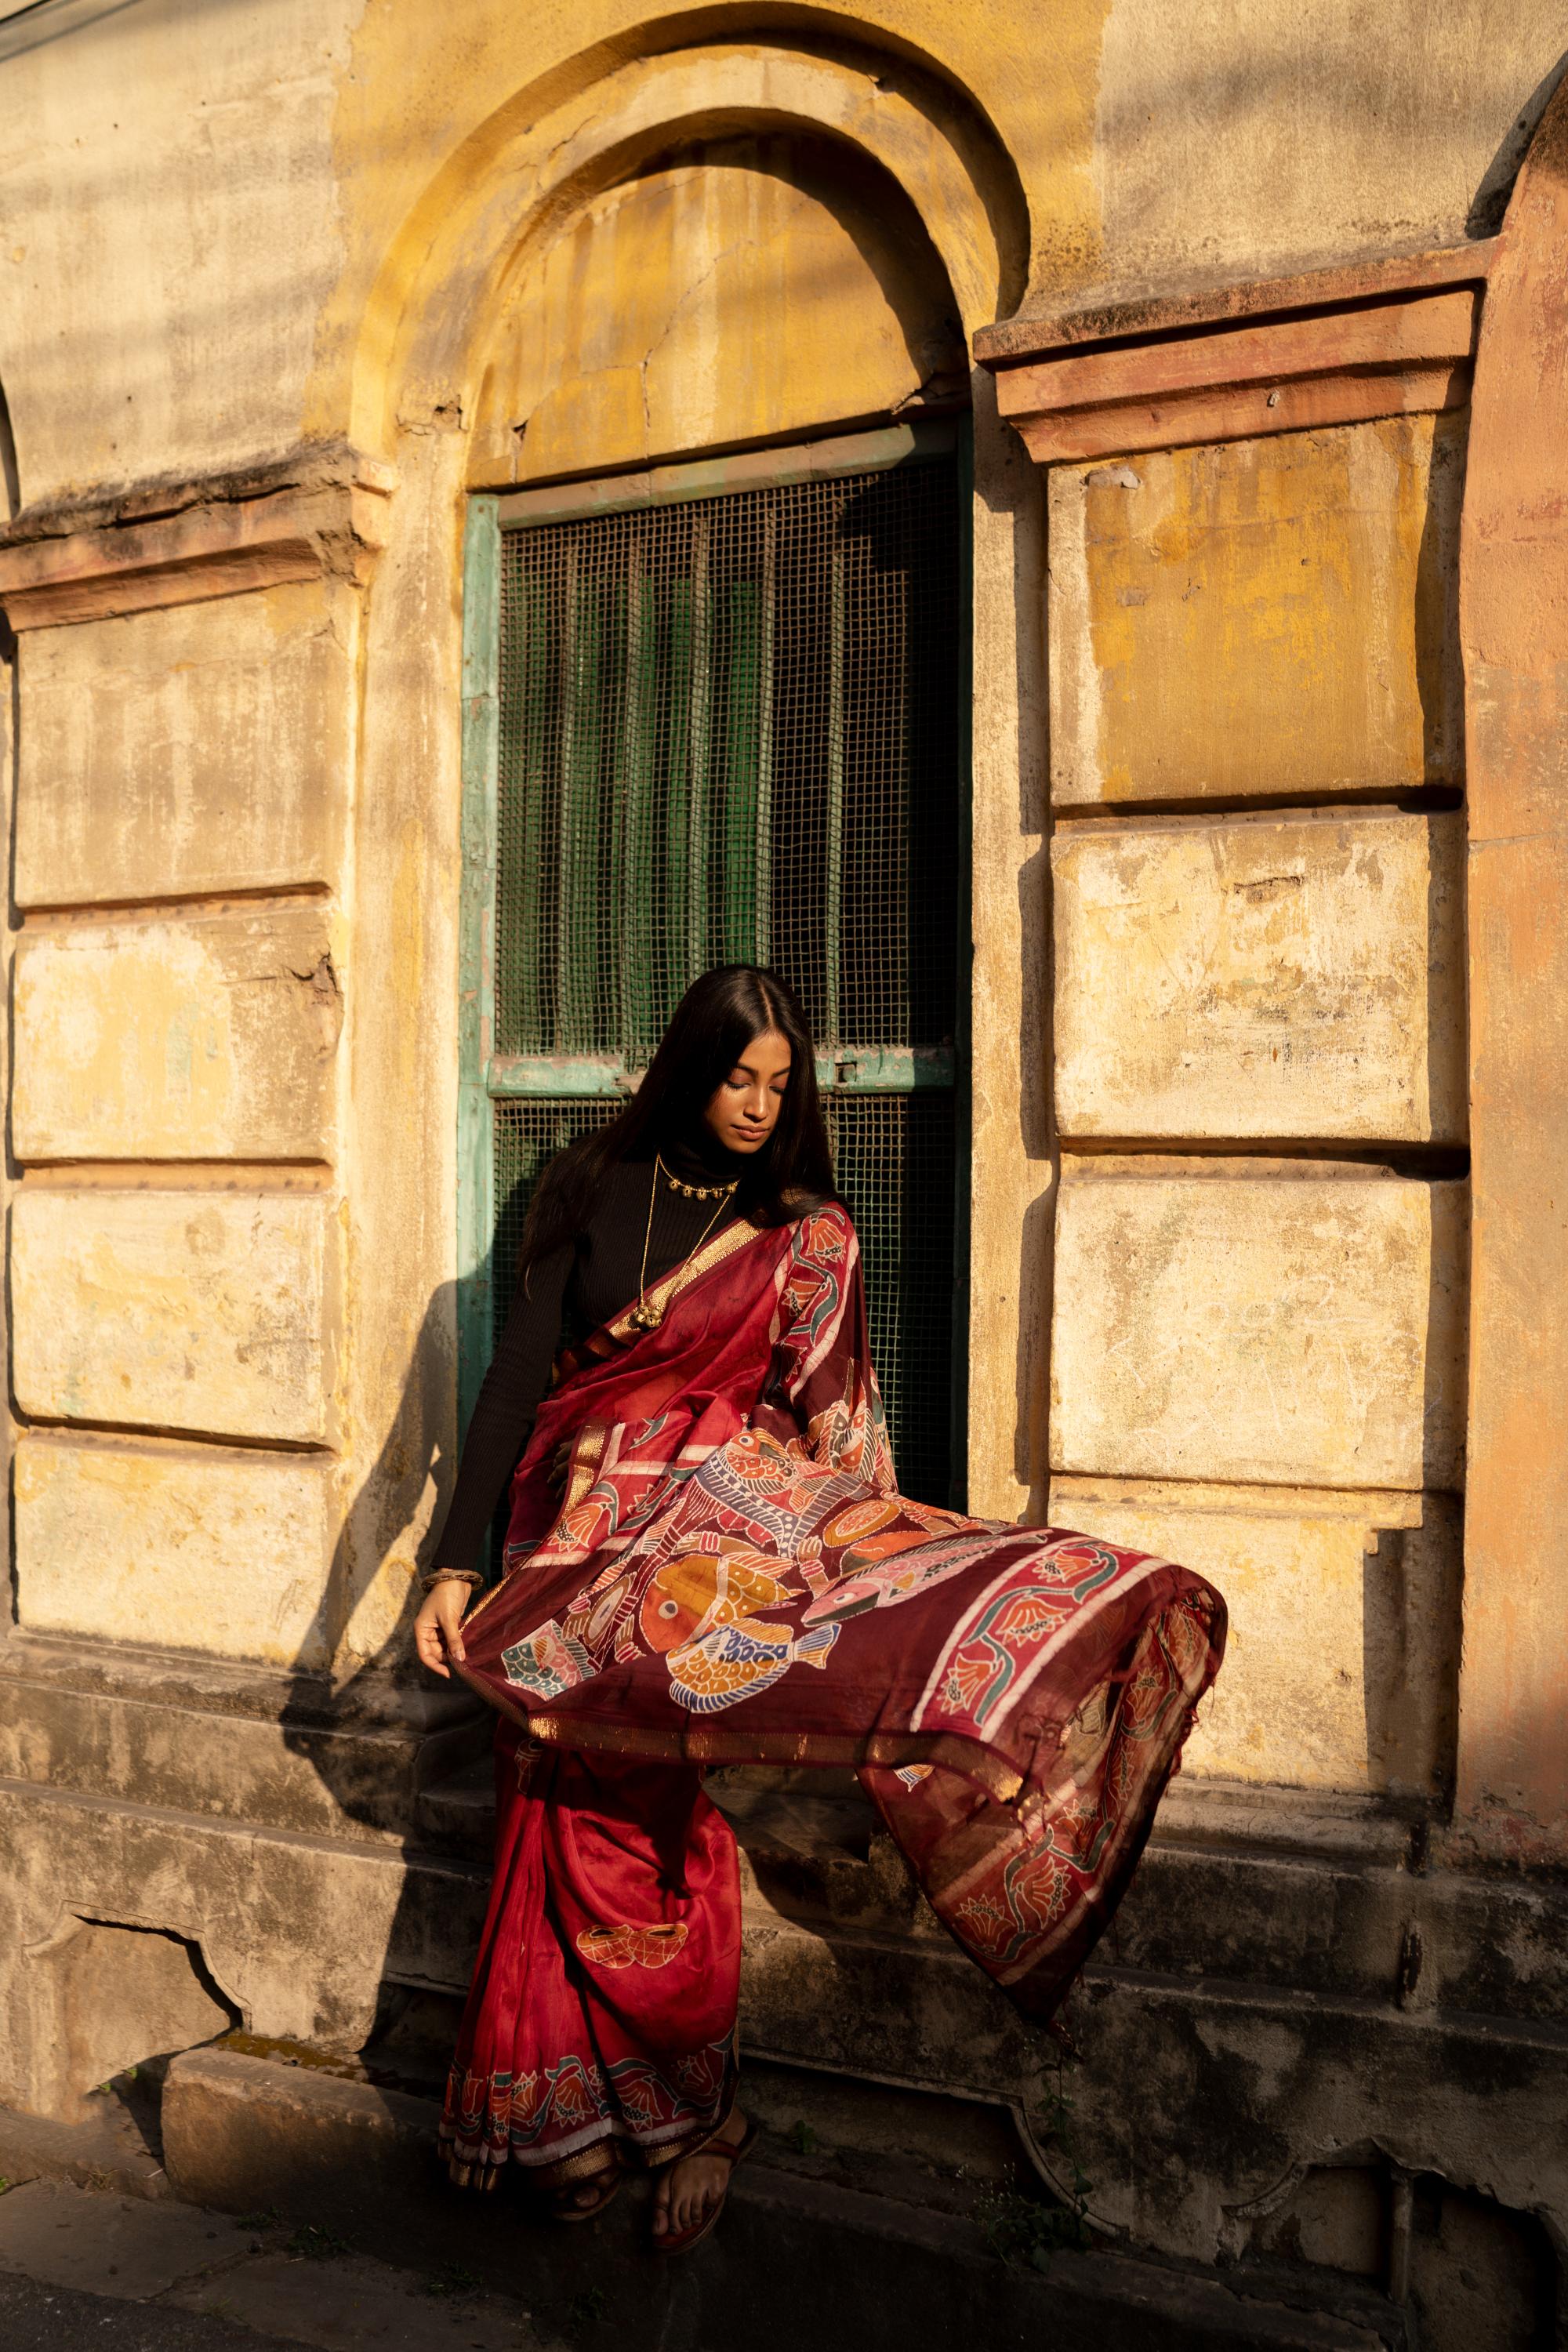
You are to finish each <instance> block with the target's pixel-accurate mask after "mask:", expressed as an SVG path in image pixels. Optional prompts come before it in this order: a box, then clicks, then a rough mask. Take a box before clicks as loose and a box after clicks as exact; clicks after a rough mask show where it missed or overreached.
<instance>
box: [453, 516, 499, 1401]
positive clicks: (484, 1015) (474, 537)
mask: <svg viewBox="0 0 1568 2352" xmlns="http://www.w3.org/2000/svg"><path fill="white" fill-rule="evenodd" d="M499 659H500V529H499V526H498V523H497V519H496V501H495V499H492V498H475V499H470V500H469V501H468V520H467V525H466V529H465V531H464V539H463V672H462V691H463V720H462V726H463V732H462V816H461V841H462V859H463V874H462V890H461V898H460V906H459V914H458V1427H459V1431H462V1430H466V1429H467V1427H468V1420H469V1416H470V1415H471V1414H472V1412H473V1409H474V1401H475V1399H476V1397H477V1396H478V1394H479V1382H480V1381H482V1380H483V1378H484V1375H485V1368H486V1366H487V1365H488V1364H489V1360H490V1352H491V1347H492V1341H493V1330H494V1314H493V1299H492V1294H491V1258H492V1253H493V1248H494V1236H495V1203H494V1201H493V1198H492V1183H493V1180H492V1172H491V1162H492V1151H491V1133H490V1128H491V1119H492V1117H493V1113H492V1112H491V1109H490V1100H489V1090H488V1088H487V1087H486V1085H485V1070H486V1066H487V1065H488V1064H489V1059H490V1055H491V1050H492V1043H493V1034H494V1025H495V903H496V872H495V856H496V788H497V776H498V754H499V748H500V731H499V711H500V677H499Z"/></svg>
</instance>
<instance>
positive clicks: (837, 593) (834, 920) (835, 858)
mask: <svg viewBox="0 0 1568 2352" xmlns="http://www.w3.org/2000/svg"><path fill="white" fill-rule="evenodd" d="M831 564H832V571H831V586H830V589H829V598H828V608H827V827H826V836H827V837H826V843H825V845H824V849H823V856H824V859H825V861H826V872H825V874H824V876H823V892H822V936H823V947H824V950H825V953H824V961H825V963H826V972H825V974H824V981H823V995H824V998H825V1003H824V1006H823V1021H824V1024H825V1026H826V1031H827V1042H828V1044H829V1045H837V1044H838V1042H839V1040H840V1038H841V1037H842V1036H843V1034H844V1029H843V1009H842V1006H841V1004H840V1002H839V978H840V971H841V965H842V960H843V945H844V942H843V930H844V633H845V627H846V622H847V615H846V613H845V610H844V536H843V533H842V532H841V531H837V530H836V531H835V532H834V534H833V554H832V558H831Z"/></svg>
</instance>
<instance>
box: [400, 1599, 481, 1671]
mask: <svg viewBox="0 0 1568 2352" xmlns="http://www.w3.org/2000/svg"><path fill="white" fill-rule="evenodd" d="M473 1597H474V1587H473V1586H472V1585H471V1584H465V1583H463V1582H462V1581H461V1580H460V1579H459V1578H458V1577H455V1576H449V1577H445V1578H443V1580H442V1581H441V1582H440V1583H439V1584H433V1585H432V1586H431V1587H430V1590H429V1591H428V1592H427V1593H426V1595H425V1600H424V1602H423V1605H422V1606H421V1608H420V1611H419V1614H418V1616H417V1617H416V1619H415V1620H414V1647H415V1649H416V1651H417V1652H418V1654H419V1663H420V1664H421V1665H422V1666H428V1667H429V1669H430V1672H431V1673H432V1674H433V1675H440V1676H441V1679H442V1680H443V1682H450V1680H451V1678H452V1670H451V1668H450V1666H448V1665H447V1664H446V1663H445V1661H446V1660H447V1658H453V1659H455V1660H456V1661H457V1663H458V1664H459V1665H460V1664H462V1662H463V1660H464V1659H465V1658H466V1657H467V1655H468V1652H467V1651H466V1650H465V1649H464V1647H463V1636H462V1633H461V1631H460V1628H461V1626H462V1622H463V1617H464V1613H465V1612H466V1611H467V1609H468V1603H469V1601H471V1600H472V1599H473Z"/></svg>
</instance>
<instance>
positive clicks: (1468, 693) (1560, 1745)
mask: <svg viewBox="0 0 1568 2352" xmlns="http://www.w3.org/2000/svg"><path fill="white" fill-rule="evenodd" d="M1565 449H1568V85H1564V86H1563V87H1562V88H1560V89H1558V90H1557V92H1556V94H1555V95H1554V97H1553V98H1552V102H1551V104H1550V105H1549V107H1548V108H1547V110H1546V112H1545V115H1544V117H1543V119H1542V123H1541V127H1540V130H1539V131H1537V133H1536V136H1535V139H1534V141H1533V142H1532V143H1531V149H1530V152H1529V154H1528V156H1527V158H1526V161H1525V164H1524V168H1523V170H1522V172H1521V174H1520V178H1519V181H1518V184H1517V185H1516V187H1515V190H1514V194H1513V198H1512V201H1511V203H1510V205H1509V208H1508V212H1507V215H1506V216H1505V219H1504V222H1503V226H1502V230H1501V233H1500V237H1499V240H1498V246H1497V254H1496V258H1495V260H1494V262H1493V265H1492V268H1491V271H1490V274H1489V283H1488V289H1487V295H1486V300H1485V305H1484V309H1483V313H1482V320H1481V331H1480V340H1479V348H1478V352H1477V357H1476V373H1475V389H1474V395H1473V405H1472V411H1471V423H1470V436H1469V455H1468V474H1467V483H1466V492H1465V506H1464V515H1463V520H1462V525H1461V535H1460V561H1459V583H1460V584H1459V626H1460V638H1461V644H1462V649H1463V657H1464V666H1465V708H1466V730H1467V737H1468V747H1467V748H1468V761H1467V767H1468V810H1469V859H1468V866H1469V873H1468V889H1469V913H1468V919H1469V983H1470V1003H1469V1020H1470V1129H1471V1165H1472V1192H1473V1218H1474V1224H1473V1239H1472V1265H1471V1320H1470V1371H1469V1437H1468V1496H1467V1503H1466V1541H1465V1601H1464V1612H1465V1633H1464V1667H1463V1673H1462V1677H1461V1685H1460V1705H1459V1759H1458V1823H1459V1829H1460V1832H1461V1835H1462V1836H1463V1837H1465V1838H1466V1839H1468V1840H1469V1841H1470V1842H1472V1843H1474V1844H1476V1845H1478V1846H1479V1847H1480V1848H1481V1849H1482V1851H1483V1852H1485V1853H1489V1854H1491V1855H1493V1856H1495V1857H1497V1858H1506V1859H1510V1860H1513V1861H1517V1862H1532V1861H1534V1862H1545V1861H1552V1860H1558V1861H1560V1860H1561V1859H1562V1858H1563V1856H1564V1855H1565V1854H1568V1723H1565V1722H1564V1718H1563V1708H1562V1672H1561V1664H1560V1660H1561V1655H1562V1626H1563V1608H1564V1603H1565V1601H1568V1303H1565V1302H1568V1189H1565V1187H1564V1181H1563V1139H1564V1137H1565V1136H1568V491H1565V487H1564V458H1563V452H1564V450H1565Z"/></svg>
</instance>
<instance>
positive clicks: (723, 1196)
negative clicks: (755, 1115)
mask: <svg viewBox="0 0 1568 2352" xmlns="http://www.w3.org/2000/svg"><path fill="white" fill-rule="evenodd" d="M661 1176H662V1177H663V1178H664V1180H665V1182H666V1183H667V1184H668V1185H669V1186H670V1187H671V1188H672V1189H673V1190H674V1191H675V1192H683V1193H684V1194H685V1195H686V1198H687V1199H688V1200H689V1201H691V1200H697V1201H711V1200H712V1199H713V1198H714V1197H715V1195H717V1197H718V1202H719V1206H718V1207H717V1208H716V1209H715V1210H714V1212H713V1214H712V1215H711V1216H710V1218H709V1220H708V1223H706V1224H705V1225H704V1226H703V1228H702V1231H701V1232H700V1234H698V1236H697V1239H696V1241H695V1242H694V1243H693V1244H692V1246H691V1247H690V1249H689V1250H688V1251H687V1253H686V1255H687V1256H688V1257H695V1256H696V1255H697V1253H698V1251H699V1250H700V1248H701V1246H702V1244H703V1243H704V1242H705V1241H706V1240H707V1238H708V1236H709V1234H710V1233H711V1232H712V1230H713V1228H714V1226H715V1225H716V1224H717V1223H718V1222H719V1220H720V1218H721V1216H722V1215H723V1213H724V1203H725V1202H726V1201H727V1200H729V1199H730V1197H731V1194H732V1193H733V1192H734V1190H735V1186H736V1185H737V1184H738V1183H739V1182H740V1181H741V1180H740V1178H739V1177H738V1176H737V1177H735V1178H734V1179H733V1181H731V1182H730V1183H728V1184H683V1183H682V1182H681V1181H680V1179H679V1177H678V1176H672V1175H671V1174H670V1172H669V1171H668V1168H667V1167H666V1166H665V1164H664V1161H663V1160H661V1159H660V1158H659V1155H658V1152H657V1151H656V1152H655V1153H654V1155H653V1182H652V1183H651V1184H650V1185H649V1186H648V1188H647V1224H646V1225H645V1226H644V1227H643V1236H642V1270H641V1272H640V1273H639V1274H638V1276H637V1305H636V1306H635V1307H633V1308H632V1312H631V1322H632V1328H633V1329H634V1330H637V1331H657V1330H658V1327H659V1325H660V1324H661V1323H662V1322H663V1320H664V1309H663V1307H650V1306H649V1304H648V1297H647V1245H648V1244H649V1242H650V1241H651V1240H652V1238H653V1204H654V1202H655V1201H656V1200H657V1199H658V1180H659V1178H660V1177H661Z"/></svg>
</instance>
